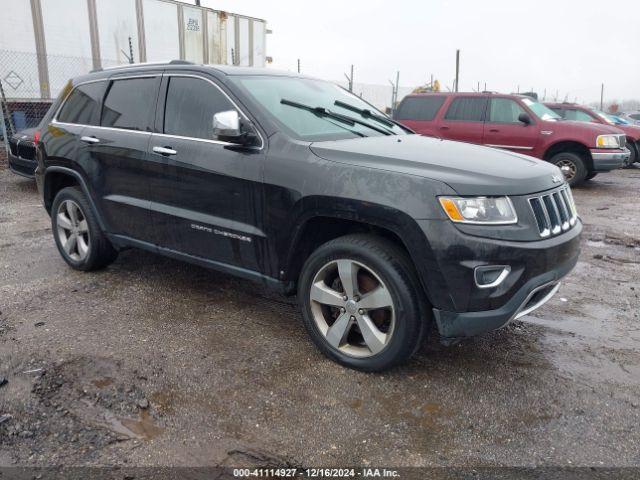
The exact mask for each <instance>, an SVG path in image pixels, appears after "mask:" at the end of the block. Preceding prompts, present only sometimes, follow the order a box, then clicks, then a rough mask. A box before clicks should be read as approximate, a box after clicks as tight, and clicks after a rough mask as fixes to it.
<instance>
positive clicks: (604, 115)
mask: <svg viewBox="0 0 640 480" xmlns="http://www.w3.org/2000/svg"><path fill="white" fill-rule="evenodd" d="M593 112H594V113H595V114H596V115H597V116H598V117H600V118H601V119H602V120H604V121H605V122H607V123H608V124H609V125H624V123H623V122H622V121H621V119H619V118H617V117H612V116H611V115H609V114H607V113H604V112H602V111H600V110H594V111H593Z"/></svg>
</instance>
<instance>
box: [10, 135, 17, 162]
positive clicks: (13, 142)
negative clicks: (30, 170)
mask: <svg viewBox="0 0 640 480" xmlns="http://www.w3.org/2000/svg"><path fill="white" fill-rule="evenodd" d="M9 150H11V155H13V156H14V157H17V156H18V141H17V140H14V139H13V138H12V139H10V140H9Z"/></svg>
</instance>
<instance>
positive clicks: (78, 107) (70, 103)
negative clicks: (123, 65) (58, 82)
mask: <svg viewBox="0 0 640 480" xmlns="http://www.w3.org/2000/svg"><path fill="white" fill-rule="evenodd" d="M106 85H107V82H94V83H86V84H84V85H79V86H77V87H76V88H74V89H73V91H72V92H71V94H70V95H69V97H68V98H67V99H66V100H65V102H64V104H63V105H62V108H61V109H60V112H58V117H57V118H56V120H57V121H58V122H62V123H74V124H79V125H98V115H99V111H100V102H101V101H102V96H103V95H104V90H105V87H106Z"/></svg>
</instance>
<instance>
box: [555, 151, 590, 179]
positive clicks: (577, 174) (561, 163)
mask: <svg viewBox="0 0 640 480" xmlns="http://www.w3.org/2000/svg"><path fill="white" fill-rule="evenodd" d="M550 162H551V163H553V164H554V165H555V166H557V167H558V168H559V169H560V170H561V171H562V174H563V175H564V178H565V180H566V181H567V182H568V183H569V185H571V186H572V187H573V186H575V185H579V184H581V183H582V182H584V180H585V178H586V177H587V174H588V173H589V172H588V171H587V167H586V166H585V164H584V160H583V159H582V157H581V156H580V155H578V154H577V153H573V152H560V153H556V154H555V155H554V156H553V157H551V160H550Z"/></svg>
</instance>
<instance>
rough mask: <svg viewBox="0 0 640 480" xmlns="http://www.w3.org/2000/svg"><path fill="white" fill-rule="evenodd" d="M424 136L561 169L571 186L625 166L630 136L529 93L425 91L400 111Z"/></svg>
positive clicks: (411, 97) (402, 118) (405, 121)
mask: <svg viewBox="0 0 640 480" xmlns="http://www.w3.org/2000/svg"><path fill="white" fill-rule="evenodd" d="M394 118H395V119H396V120H397V121H399V122H400V123H402V124H404V125H406V126H407V127H409V128H411V129H413V130H414V131H415V132H417V133H420V134H422V135H427V136H433V137H440V138H444V139H448V140H458V141H462V142H470V143H477V144H481V145H486V146H488V147H497V148H503V149H507V150H512V151H514V152H518V153H524V154H527V155H531V156H534V157H537V158H540V159H543V160H546V161H548V162H551V163H553V164H555V165H557V166H558V167H559V168H560V170H562V173H563V174H564V176H565V178H566V179H567V181H568V182H569V184H570V185H572V186H573V185H577V184H580V183H582V182H583V181H584V180H589V179H591V178H593V177H594V176H596V175H597V174H598V172H607V171H610V170H613V169H616V168H620V167H622V166H623V164H624V162H625V161H626V160H627V159H628V158H629V156H630V153H629V150H627V149H626V148H625V143H626V136H625V134H624V132H622V131H621V130H619V129H617V128H615V127H611V126H608V125H600V124H595V123H582V122H572V121H565V120H564V119H562V117H560V116H559V115H558V114H557V113H555V112H553V111H552V110H550V109H549V108H548V107H546V106H544V105H543V104H542V103H539V102H537V101H536V100H534V99H532V98H530V97H526V96H523V95H505V94H497V93H420V94H411V95H408V96H406V97H405V98H404V99H403V100H402V102H401V103H400V105H399V106H398V108H397V109H396V111H395V113H394Z"/></svg>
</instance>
